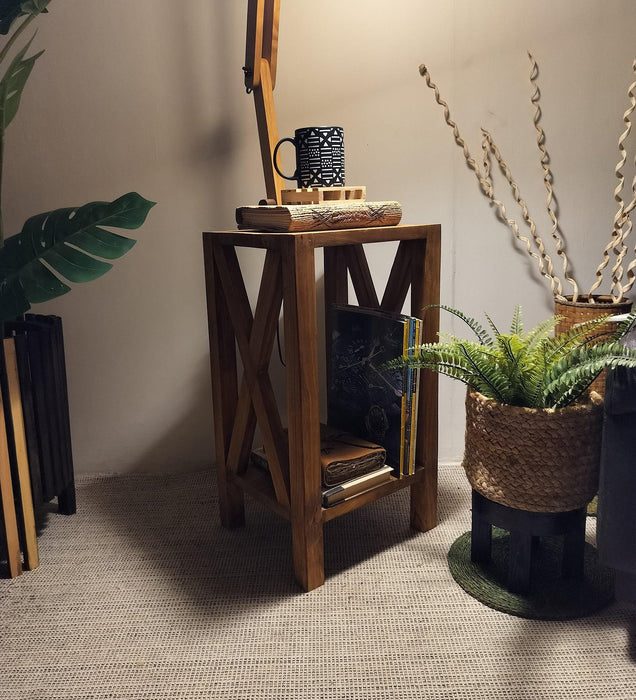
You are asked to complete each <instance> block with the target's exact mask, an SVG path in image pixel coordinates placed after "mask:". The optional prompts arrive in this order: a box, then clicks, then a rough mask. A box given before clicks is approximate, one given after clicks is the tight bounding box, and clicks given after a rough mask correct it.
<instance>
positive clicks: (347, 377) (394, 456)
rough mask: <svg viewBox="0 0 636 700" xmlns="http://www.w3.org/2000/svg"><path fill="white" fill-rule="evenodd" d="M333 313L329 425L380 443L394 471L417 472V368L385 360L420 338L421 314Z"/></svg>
mask: <svg viewBox="0 0 636 700" xmlns="http://www.w3.org/2000/svg"><path fill="white" fill-rule="evenodd" d="M330 313H331V328H332V337H331V341H330V349H331V354H330V361H329V368H328V388H327V410H328V423H329V425H332V426H334V427H337V428H341V429H342V430H346V431H347V432H350V433H352V434H354V435H359V436H360V437H362V438H364V439H365V440H370V441H372V442H375V443H377V444H379V445H382V446H383V447H384V448H385V449H386V463H387V464H388V465H389V466H390V467H392V468H393V476H395V477H397V478H401V477H403V476H408V475H410V474H413V473H414V472H415V441H416V437H417V435H416V433H417V430H416V426H417V405H418V397H419V394H418V392H419V370H416V369H412V368H410V367H404V368H397V369H388V368H387V367H386V364H387V362H389V361H390V360H394V359H396V358H398V357H402V356H405V355H408V354H411V353H413V352H414V349H413V348H414V346H416V345H419V344H420V343H421V333H422V323H421V321H420V319H418V318H415V317H413V316H405V315H403V314H397V313H392V312H388V311H381V310H378V309H366V308H363V307H358V306H349V305H333V307H332V308H331V311H330Z"/></svg>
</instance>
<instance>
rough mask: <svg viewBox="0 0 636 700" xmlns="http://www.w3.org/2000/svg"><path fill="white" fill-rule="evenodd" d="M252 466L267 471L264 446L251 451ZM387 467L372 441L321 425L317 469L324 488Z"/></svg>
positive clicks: (383, 453)
mask: <svg viewBox="0 0 636 700" xmlns="http://www.w3.org/2000/svg"><path fill="white" fill-rule="evenodd" d="M250 461H251V463H252V464H253V465H255V466H257V467H261V468H262V469H268V468H269V465H268V462H267V455H266V453H265V448H264V447H258V448H256V449H255V450H253V451H252V454H251V455H250ZM385 464H386V450H385V449H384V448H383V447H381V446H380V445H377V444H375V443H373V442H369V441H368V440H363V439H361V438H358V437H356V436H355V435H350V434H349V433H346V432H344V431H343V430H334V429H332V428H331V427H329V426H326V425H321V426H320V470H321V483H322V486H323V487H324V488H329V487H331V486H336V485H338V484H341V483H342V482H344V481H348V480H350V479H354V478H356V477H358V476H361V475H362V474H367V473H368V472H372V471H375V470H376V469H378V468H380V467H383V466H384V465H385Z"/></svg>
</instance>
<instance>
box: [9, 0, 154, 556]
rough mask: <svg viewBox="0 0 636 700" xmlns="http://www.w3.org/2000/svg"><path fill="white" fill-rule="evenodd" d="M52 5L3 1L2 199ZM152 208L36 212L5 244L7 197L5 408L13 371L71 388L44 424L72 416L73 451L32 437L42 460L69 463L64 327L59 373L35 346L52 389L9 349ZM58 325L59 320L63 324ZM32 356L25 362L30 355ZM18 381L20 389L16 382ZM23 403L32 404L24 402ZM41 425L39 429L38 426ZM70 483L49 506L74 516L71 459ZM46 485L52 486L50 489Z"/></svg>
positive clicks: (45, 411)
mask: <svg viewBox="0 0 636 700" xmlns="http://www.w3.org/2000/svg"><path fill="white" fill-rule="evenodd" d="M49 3H50V0H23V1H20V0H0V35H4V36H5V37H6V40H5V42H4V44H3V45H2V46H1V48H0V74H1V76H2V77H1V78H0V197H1V194H2V192H1V182H2V177H1V175H2V166H3V160H4V142H5V132H6V130H7V127H8V126H9V125H10V124H11V122H12V121H13V119H14V118H15V116H16V114H17V112H18V108H19V105H20V99H21V97H22V93H23V90H24V88H25V85H26V83H27V80H28V78H29V75H30V74H31V71H32V70H33V67H34V64H35V62H36V61H37V59H38V58H39V57H40V56H41V55H42V53H43V52H42V51H40V52H39V53H35V54H32V55H28V54H29V48H30V45H31V42H32V40H33V37H30V38H28V37H26V39H25V41H24V43H22V44H21V39H22V38H24V37H25V36H26V31H27V29H28V28H29V26H30V25H31V24H32V22H33V21H34V20H35V19H36V17H38V15H40V14H41V13H44V12H47V11H48V10H47V6H48V5H49ZM153 205H154V202H150V201H148V200H146V199H144V198H143V197H141V196H140V195H139V194H137V193H136V192H129V193H127V194H124V195H123V196H121V197H119V198H118V199H116V200H114V201H111V202H104V201H94V202H90V203H88V204H84V205H82V206H73V207H65V208H61V209H56V210H54V211H48V212H45V213H41V214H36V215H35V216H31V217H30V218H29V219H28V220H27V221H26V223H25V224H24V226H23V227H22V230H21V231H20V232H19V233H17V234H16V235H12V236H10V237H8V238H6V239H5V236H4V231H3V227H2V207H1V198H0V328H1V329H2V336H1V337H2V339H5V340H4V342H0V387H1V389H2V400H3V405H4V406H5V407H7V406H10V405H11V406H13V405H15V402H13V403H12V399H14V398H15V397H14V396H13V394H11V393H10V384H11V376H10V373H11V372H12V371H15V372H16V373H19V374H20V376H19V377H17V376H16V377H13V379H14V380H16V381H17V380H18V379H19V380H20V383H21V384H22V387H23V388H24V381H26V379H24V378H25V377H26V378H27V379H28V381H29V382H31V383H32V385H33V386H32V388H33V391H34V394H35V393H36V391H37V390H38V389H40V390H42V391H45V392H46V391H48V387H49V386H52V385H54V384H55V385H57V386H58V388H59V384H60V383H61V382H62V383H63V385H64V386H63V391H62V398H60V399H59V400H57V401H55V402H53V403H51V402H50V401H48V398H47V397H46V396H45V397H44V399H43V401H42V407H41V408H42V411H41V414H42V416H43V418H42V419H43V420H44V419H46V420H48V419H50V418H51V416H50V415H49V414H50V413H51V412H52V411H51V406H54V407H55V409H56V410H61V411H62V412H64V411H66V416H61V417H60V416H57V417H55V420H54V421H53V423H52V424H51V425H53V426H54V427H55V428H56V429H59V430H60V431H62V432H65V433H66V435H65V438H64V439H65V441H66V447H65V448H64V447H60V446H59V445H58V446H55V445H52V443H50V441H49V442H41V441H40V436H38V440H37V441H34V440H33V439H29V436H27V444H28V445H30V446H31V447H33V446H34V445H35V446H36V447H37V448H38V449H39V450H40V453H42V452H46V453H47V454H45V455H42V456H43V457H47V458H48V456H49V455H48V451H56V452H58V453H60V454H59V455H58V456H59V457H60V460H62V458H63V455H62V454H61V453H62V451H63V450H64V449H66V450H67V451H70V433H69V432H68V406H67V405H65V397H66V386H65V370H64V362H63V345H62V344H61V327H60V328H59V333H58V332H57V331H56V335H55V337H53V339H52V340H51V342H49V344H48V345H47V346H46V348H56V349H57V350H56V352H58V353H59V351H60V348H61V358H59V357H58V358H57V359H56V361H55V362H56V363H57V365H56V367H57V369H56V367H55V366H54V364H55V363H52V362H49V361H48V360H49V358H46V357H44V358H42V357H41V355H42V348H43V347H44V346H42V345H41V346H39V347H38V348H36V350H37V352H38V353H39V358H38V367H40V368H46V367H49V369H50V368H51V367H52V368H53V369H51V370H50V371H51V372H53V374H54V376H53V375H50V376H48V377H47V376H45V377H44V380H42V381H45V383H46V386H45V387H38V386H36V385H37V383H38V382H39V381H40V379H39V375H38V373H37V372H36V371H35V366H33V367H32V368H31V370H32V371H31V372H26V374H25V372H24V371H22V370H23V368H21V367H18V369H15V367H14V369H13V370H12V369H11V368H12V366H13V365H14V363H13V362H9V361H8V356H6V355H5V350H6V349H7V348H8V349H9V351H10V352H11V353H12V355H13V354H14V353H15V349H14V346H17V340H18V335H21V334H26V335H28V333H29V332H31V331H33V332H35V331H34V329H35V330H37V331H40V330H42V331H44V330H46V329H45V326H46V323H39V325H38V323H37V322H36V321H38V320H40V319H44V320H46V319H51V318H53V317H37V319H35V320H34V319H33V318H29V317H27V318H26V319H25V317H24V314H25V312H27V311H28V310H29V309H30V307H31V304H35V303H40V302H44V301H48V300H50V299H53V298H55V297H58V296H60V295H62V294H65V293H66V292H68V291H70V289H71V288H70V286H69V284H68V283H69V282H70V283H75V282H88V281H90V280H93V279H96V278H97V277H100V276H101V275H103V274H104V273H105V272H107V271H108V270H110V269H111V267H112V264H111V263H110V262H109V261H110V260H114V259H116V258H119V257H121V256H123V255H125V254H126V253H127V252H128V251H129V250H130V249H131V247H132V246H133V245H134V244H135V241H134V240H132V239H130V238H128V237H126V236H122V235H120V234H119V233H114V232H113V231H111V230H109V229H112V228H116V229H135V228H138V227H139V226H141V225H142V224H143V223H144V221H145V219H146V216H147V214H148V212H149V210H150V208H151V207H152V206H153ZM56 320H58V321H59V319H56ZM25 329H26V331H25ZM29 353H30V351H29ZM29 353H27V355H25V357H31V355H30V354H29ZM18 359H19V358H18ZM15 364H17V363H15ZM23 380H24V381H23ZM13 383H14V384H15V382H13ZM23 403H25V401H24V396H23ZM4 418H5V426H4V427H5V428H6V432H7V438H8V445H9V446H8V454H7V455H3V454H0V460H5V461H6V459H9V461H11V466H12V471H13V472H14V474H15V472H16V469H17V468H16V467H15V463H16V461H17V456H16V454H17V452H16V448H15V439H16V432H15V430H16V426H15V425H14V420H13V418H14V412H13V409H12V410H5V411H4ZM20 420H21V419H20ZM25 420H26V416H25ZM34 425H35V428H36V429H37V427H38V421H37V420H36V421H35V423H34ZM65 426H66V427H65ZM27 428H28V426H27ZM45 432H46V431H45ZM31 437H32V436H31ZM48 437H50V436H47V440H48ZM32 456H35V457H36V458H38V455H37V454H35V455H34V452H33V450H32V449H29V458H30V459H31V458H32ZM62 461H63V460H62ZM62 461H61V462H60V463H62ZM68 463H69V462H68V459H67V460H66V462H64V464H66V466H64V467H63V471H64V470H65V472H64V475H63V476H64V478H65V479H68V476H69V475H68V471H69V466H68ZM27 469H28V467H27ZM31 476H32V479H33V477H34V476H37V474H34V471H33V466H32V470H31ZM70 479H71V482H70V486H71V490H69V489H68V488H67V486H68V484H67V486H63V488H62V491H58V492H57V493H53V494H52V493H49V494H48V496H49V497H45V498H44V499H43V500H50V498H51V497H53V496H54V495H57V496H58V497H59V498H60V510H62V511H63V512H69V513H70V512H74V510H75V500H74V487H73V483H72V459H71V460H70ZM36 481H37V479H36ZM44 486H45V487H46V484H45V485H44ZM48 486H49V490H50V489H51V488H53V489H55V488H57V487H56V484H55V483H54V480H53V482H50V483H49V485H48ZM62 497H63V498H64V502H63V501H62ZM30 568H32V566H31V567H30Z"/></svg>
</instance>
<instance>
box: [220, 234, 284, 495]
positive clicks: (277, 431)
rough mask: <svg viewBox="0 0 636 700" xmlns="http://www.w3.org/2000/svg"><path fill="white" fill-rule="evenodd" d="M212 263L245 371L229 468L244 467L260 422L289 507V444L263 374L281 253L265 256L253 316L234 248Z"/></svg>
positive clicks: (277, 301) (278, 293) (278, 488)
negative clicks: (221, 288)
mask: <svg viewBox="0 0 636 700" xmlns="http://www.w3.org/2000/svg"><path fill="white" fill-rule="evenodd" d="M215 260H216V264H217V268H218V270H219V276H220V278H221V284H222V286H223V291H224V294H225V297H226V299H227V302H228V306H229V310H230V315H231V318H232V325H233V327H234V334H235V336H236V341H237V344H238V348H239V352H240V354H241V359H242V361H243V370H244V374H243V380H242V382H241V388H240V391H239V398H238V403H237V411H236V417H235V421H234V426H233V429H232V437H231V439H230V446H229V450H228V460H227V468H228V471H229V472H234V473H236V472H239V471H243V470H244V469H245V467H246V465H247V460H248V457H249V450H250V449H251V445H252V440H253V438H254V430H255V428H256V422H258V425H259V426H260V428H261V432H262V434H263V442H264V445H265V452H266V453H267V459H268V464H269V470H270V475H271V477H272V482H273V485H274V490H275V492H276V499H277V501H278V502H279V503H280V504H281V505H283V506H285V507H289V459H288V451H287V443H286V439H285V435H284V432H283V426H282V422H281V419H280V414H279V412H278V407H277V403H276V398H275V396H274V390H273V388H272V384H271V381H270V378H269V374H268V373H267V367H268V364H269V358H270V356H271V352H272V346H273V342H274V337H275V334H276V327H277V323H278V317H279V314H280V308H281V303H282V282H281V261H280V254H279V253H277V252H275V251H272V250H269V251H268V252H267V255H266V257H265V264H264V266H263V275H262V279H261V286H260V291H259V296H258V301H257V304H256V310H255V314H254V317H252V312H251V308H250V303H249V299H248V297H247V292H246V290H245V285H244V283H243V278H242V275H241V270H240V265H239V262H238V259H237V257H236V252H235V250H234V249H233V248H229V247H225V246H219V247H217V248H216V249H215Z"/></svg>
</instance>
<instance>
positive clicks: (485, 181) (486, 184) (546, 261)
mask: <svg viewBox="0 0 636 700" xmlns="http://www.w3.org/2000/svg"><path fill="white" fill-rule="evenodd" d="M419 70H420V75H421V76H422V77H423V78H424V79H425V80H426V84H427V86H428V87H429V88H431V89H432V90H433V92H434V94H435V101H436V102H437V104H439V105H440V107H442V109H443V111H444V121H445V122H446V123H447V124H448V126H450V128H451V129H452V131H453V136H454V138H455V143H456V144H457V145H458V146H459V147H460V148H461V149H462V152H463V154H464V160H465V161H466V165H468V167H469V168H470V169H471V170H472V171H473V172H474V173H475V177H476V178H477V181H478V182H479V185H480V187H481V190H482V192H483V193H484V194H485V195H486V197H488V199H490V201H491V202H492V203H493V204H494V205H495V206H496V207H497V210H498V212H499V215H500V217H501V218H502V220H503V221H504V222H505V223H506V224H507V225H508V227H509V228H510V229H511V230H512V232H513V234H514V236H515V238H516V239H517V240H518V241H520V242H521V243H523V244H524V246H525V248H526V251H527V253H528V255H530V256H531V257H532V258H534V259H535V260H536V261H537V267H538V268H539V273H540V274H541V275H542V276H543V277H545V278H546V279H548V280H549V281H550V286H551V289H552V291H553V294H554V293H556V290H557V289H559V288H560V285H561V283H560V281H559V280H558V278H557V277H556V276H555V275H554V273H553V272H552V270H553V267H552V261H551V260H550V257H549V256H548V255H547V253H545V246H544V245H543V241H542V240H541V238H540V237H539V236H538V235H536V230H534V229H533V227H531V231H532V232H533V237H534V240H535V244H536V245H537V247H538V249H539V254H538V255H537V253H535V252H534V250H533V249H532V242H531V241H530V239H529V238H527V237H526V236H524V235H522V234H521V231H520V230H519V225H518V224H517V222H516V221H515V220H514V219H509V218H508V215H507V212H506V207H505V206H504V204H503V202H501V201H500V200H498V199H497V198H496V197H495V194H494V189H493V185H492V179H491V177H490V166H489V163H488V160H487V154H488V149H492V146H491V144H492V140H489V139H488V137H487V136H486V132H484V136H485V140H484V143H482V154H483V158H484V161H483V162H484V172H483V173H482V171H481V170H480V168H479V166H478V165H477V163H476V161H475V159H474V158H473V157H472V156H471V155H470V151H469V150H468V146H467V145H466V142H465V141H464V139H463V138H462V137H461V136H460V133H459V129H458V128H457V124H456V123H455V122H454V121H453V120H452V119H451V117H450V110H449V108H448V104H447V103H446V102H445V101H444V100H443V99H442V98H441V97H440V94H439V90H438V88H437V85H435V83H433V82H432V81H431V76H430V73H429V72H428V69H427V67H426V66H425V65H424V64H422V65H421V66H420V68H419ZM493 145H494V144H493ZM497 153H498V151H497ZM495 157H496V158H497V155H496V154H495ZM497 160H498V161H499V165H500V167H502V163H503V161H502V160H501V158H500V156H499V158H497ZM503 165H504V168H505V170H504V173H505V171H507V170H508V169H507V166H505V163H504V164H503ZM502 169H503V168H502ZM508 172H509V171H508ZM509 183H510V184H511V186H512V185H513V181H512V178H511V179H510V180H509ZM515 188H516V185H515V187H513V193H514V192H515ZM516 192H517V193H518V188H516ZM515 198H516V197H515ZM517 201H518V202H519V203H521V202H522V201H523V200H520V199H517ZM524 205H525V203H524ZM522 209H523V207H522ZM526 215H527V209H526V212H525V213H524V217H525V216H526ZM528 219H529V217H528ZM528 219H526V223H529V221H528ZM530 220H531V219H530ZM546 266H547V270H546ZM559 296H560V295H559ZM561 298H562V297H561Z"/></svg>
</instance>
